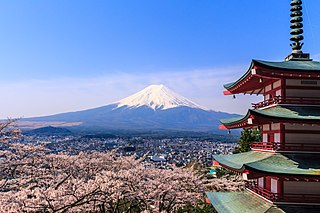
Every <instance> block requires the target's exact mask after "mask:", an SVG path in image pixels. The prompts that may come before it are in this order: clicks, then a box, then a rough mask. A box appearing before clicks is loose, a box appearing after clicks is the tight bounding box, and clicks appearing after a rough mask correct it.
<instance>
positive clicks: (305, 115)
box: [207, 0, 320, 213]
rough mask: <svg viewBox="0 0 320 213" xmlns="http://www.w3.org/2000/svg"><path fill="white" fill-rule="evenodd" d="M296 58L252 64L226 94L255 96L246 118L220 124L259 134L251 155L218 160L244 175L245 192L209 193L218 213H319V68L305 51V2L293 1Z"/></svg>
mask: <svg viewBox="0 0 320 213" xmlns="http://www.w3.org/2000/svg"><path fill="white" fill-rule="evenodd" d="M290 5H291V9H290V11H291V14H290V16H291V18H290V22H291V25H290V28H291V31H290V34H291V37H290V40H291V41H292V44H291V45H290V46H291V48H292V53H291V54H290V55H288V56H287V57H286V58H285V60H284V61H281V62H269V61H262V60H252V62H251V65H250V67H249V69H248V70H247V71H246V72H245V73H244V75H243V76H242V77H240V78H239V79H238V80H236V81H235V82H233V83H229V84H226V85H224V87H225V91H224V94H225V95H235V94H250V95H252V94H256V95H262V96H263V101H261V102H259V103H254V104H252V108H251V109H249V110H248V112H247V113H246V114H245V115H244V116H240V117H236V118H231V119H223V120H221V123H222V128H226V129H235V128H245V129H257V130H259V131H260V133H261V135H262V141H259V142H257V141H252V143H251V151H249V152H245V153H240V154H233V155H217V156H214V159H215V161H216V162H215V163H219V164H220V166H222V167H225V168H227V169H229V170H232V171H234V172H236V173H239V174H242V176H243V179H244V180H245V181H246V189H245V191H242V192H207V197H208V199H209V200H210V203H211V204H212V205H213V206H214V207H215V209H216V210H217V211H218V212H223V213H225V212H254V213H256V212H320V63H319V62H316V61H313V60H312V59H310V56H309V54H307V53H303V52H302V46H303V43H301V41H302V40H303V39H304V38H303V35H302V34H303V29H302V28H303V23H302V20H303V18H302V1H301V0H292V1H291V3H290Z"/></svg>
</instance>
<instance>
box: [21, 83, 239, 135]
mask: <svg viewBox="0 0 320 213" xmlns="http://www.w3.org/2000/svg"><path fill="white" fill-rule="evenodd" d="M231 116H234V115H230V114H228V113H223V112H215V111H212V110H207V109H206V108H205V107H202V106H200V105H198V104H196V103H194V102H192V101H190V100H188V99H187V98H185V97H183V96H181V95H178V94H176V93H175V92H173V91H171V90H170V89H168V88H167V87H165V86H163V85H151V86H149V87H147V88H145V89H143V90H142V91H140V92H138V93H136V94H134V95H132V96H129V97H127V98H124V99H121V100H119V101H116V102H114V103H112V104H110V105H107V106H103V107H98V108H94V109H88V110H83V111H78V112H69V113H62V114H57V115H52V116H45V117H39V118H30V119H24V120H26V121H32V122H80V123H81V124H80V125H78V126H74V127H73V130H75V129H79V130H80V129H81V130H82V131H86V130H88V131H89V130H90V131H92V130H100V131H101V130H105V131H107V130H108V131H110V130H137V131H150V130H175V131H179V130H181V131H216V130H218V125H219V119H222V118H228V117H231Z"/></svg>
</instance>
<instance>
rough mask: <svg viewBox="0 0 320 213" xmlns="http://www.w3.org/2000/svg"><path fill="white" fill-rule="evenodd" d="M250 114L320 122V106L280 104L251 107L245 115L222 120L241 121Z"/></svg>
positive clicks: (224, 121) (228, 123)
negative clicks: (260, 107)
mask: <svg viewBox="0 0 320 213" xmlns="http://www.w3.org/2000/svg"><path fill="white" fill-rule="evenodd" d="M250 115H260V116H263V117H269V118H274V119H288V120H307V121H318V122H319V121H320V106H306V105H305V106H301V105H299V106H297V105H278V106H275V107H270V108H267V109H250V110H249V111H248V113H247V114H246V115H244V116H241V117H234V118H229V119H221V120H220V122H221V123H222V124H226V125H230V124H234V123H239V122H241V121H243V120H244V119H247V118H249V116H250Z"/></svg>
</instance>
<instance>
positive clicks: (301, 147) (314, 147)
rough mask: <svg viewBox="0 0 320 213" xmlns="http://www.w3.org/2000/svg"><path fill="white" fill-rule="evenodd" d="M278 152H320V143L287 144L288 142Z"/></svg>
mask: <svg viewBox="0 0 320 213" xmlns="http://www.w3.org/2000/svg"><path fill="white" fill-rule="evenodd" d="M279 145H280V144H279ZM277 150H283V151H310V152H320V143H318V144H316V143H287V142H286V143H285V144H283V145H280V146H279V148H278V149H277Z"/></svg>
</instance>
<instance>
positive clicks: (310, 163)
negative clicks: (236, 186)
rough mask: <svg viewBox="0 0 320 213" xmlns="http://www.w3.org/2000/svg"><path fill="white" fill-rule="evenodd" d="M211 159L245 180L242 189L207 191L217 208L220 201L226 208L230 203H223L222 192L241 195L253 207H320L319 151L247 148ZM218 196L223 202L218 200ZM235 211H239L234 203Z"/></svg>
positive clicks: (220, 207)
mask: <svg viewBox="0 0 320 213" xmlns="http://www.w3.org/2000/svg"><path fill="white" fill-rule="evenodd" d="M214 159H215V161H216V162H215V163H216V164H217V163H219V165H221V166H222V167H225V168H227V169H229V170H232V171H234V172H236V173H239V174H242V176H243V179H244V180H245V181H246V191H245V192H238V193H236V194H234V193H225V194H223V193H222V194H221V193H213V192H208V193H207V196H208V198H209V200H210V202H211V203H212V204H213V205H214V207H215V208H217V209H220V212H223V210H222V209H223V208H224V207H223V205H226V206H225V207H226V208H229V207H230V204H227V203H225V201H226V200H228V198H226V196H227V197H228V196H231V197H233V196H236V197H237V198H238V199H240V200H241V199H244V198H241V197H243V196H244V197H247V199H248V202H249V200H250V202H253V203H255V204H254V205H256V206H255V208H265V207H267V206H269V207H271V206H273V207H272V208H275V209H277V208H278V207H276V206H278V205H298V206H299V208H302V209H303V208H305V207H303V206H310V205H312V206H318V207H319V208H316V209H317V210H320V165H319V162H320V155H319V154H310V153H309V154H306V153H294V154H293V153H286V154H283V153H272V152H261V151H249V152H245V153H240V154H233V155H216V156H214ZM219 199H222V200H223V202H224V203H219V202H218V201H219ZM230 199H231V198H230ZM232 199H234V198H232ZM234 202H236V201H234ZM250 202H249V203H250ZM221 205H222V206H221ZM228 205H229V207H227V206H228ZM242 205H243V204H242ZM278 210H279V209H278ZM255 211H257V209H256V210H255ZM259 211H260V210H259ZM230 212H232V211H231V210H230ZM236 212H240V211H239V205H238V204H237V211H236ZM252 212H254V211H252ZM263 212H267V211H263ZM272 212H283V211H280V210H279V211H276V210H274V211H272ZM310 212H312V211H310Z"/></svg>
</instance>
